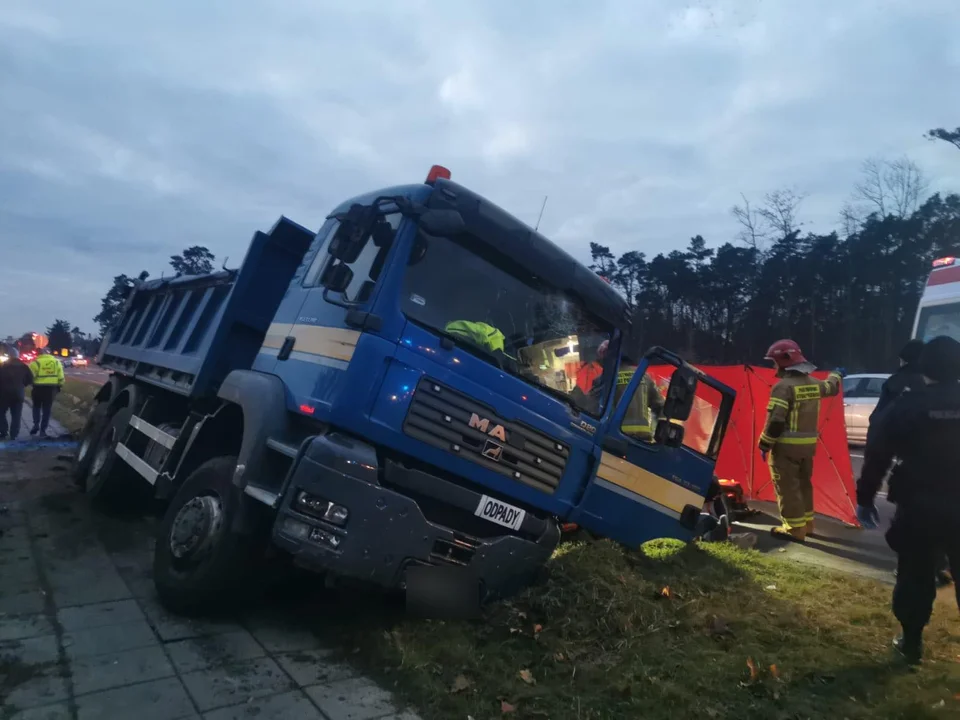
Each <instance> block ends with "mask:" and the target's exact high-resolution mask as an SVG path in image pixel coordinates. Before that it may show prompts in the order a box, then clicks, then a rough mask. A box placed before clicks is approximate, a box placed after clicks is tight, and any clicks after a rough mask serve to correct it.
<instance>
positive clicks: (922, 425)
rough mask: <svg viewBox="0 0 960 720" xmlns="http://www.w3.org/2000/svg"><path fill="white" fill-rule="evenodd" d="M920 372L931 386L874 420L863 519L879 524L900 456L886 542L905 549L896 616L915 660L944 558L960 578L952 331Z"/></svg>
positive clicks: (957, 404) (959, 376) (923, 359)
mask: <svg viewBox="0 0 960 720" xmlns="http://www.w3.org/2000/svg"><path fill="white" fill-rule="evenodd" d="M917 369H918V370H919V371H920V372H921V373H922V375H923V379H924V387H923V388H920V389H918V390H915V391H911V392H907V393H903V394H902V395H900V396H899V397H898V398H896V399H895V400H893V401H892V402H891V403H890V404H889V405H888V406H887V407H886V408H884V410H883V411H882V412H880V413H879V414H877V415H876V416H874V418H873V419H872V420H871V429H870V434H869V437H868V438H867V447H866V449H865V451H864V462H863V471H862V472H861V474H860V479H859V481H858V482H857V517H858V518H859V520H860V522H861V523H862V524H863V526H864V527H866V528H876V527H877V525H878V524H879V514H878V512H877V508H876V505H875V504H874V500H875V498H876V494H877V491H878V490H879V489H880V486H881V484H882V483H883V478H884V476H885V475H886V474H887V470H888V469H889V468H890V465H891V463H892V461H893V459H894V457H896V458H898V459H899V463H898V464H897V465H896V467H895V468H894V469H893V472H892V474H891V476H890V480H889V493H888V495H887V498H888V500H889V501H890V502H892V503H894V504H896V506H897V511H896V514H895V516H894V519H893V522H892V523H891V525H890V529H889V530H888V531H887V534H886V539H887V544H889V545H890V547H891V549H892V550H893V551H894V552H896V553H897V583H896V586H895V587H894V590H893V613H894V615H895V616H896V618H897V620H899V621H900V625H901V627H902V628H903V633H902V634H901V635H900V636H899V637H898V638H897V639H896V640H895V641H894V647H895V648H896V649H897V650H898V651H899V652H900V653H901V654H902V655H903V656H904V658H906V660H907V661H908V662H910V663H912V664H915V663H919V662H920V660H921V657H922V655H923V629H924V627H926V625H927V623H928V622H929V620H930V614H931V613H932V612H933V603H934V600H935V598H936V593H937V590H936V579H935V573H936V570H937V565H938V563H939V560H940V558H941V557H943V555H944V554H946V556H947V558H948V559H949V561H950V568H951V572H952V573H953V575H954V577H958V574H957V573H958V571H960V482H958V481H957V472H958V468H960V443H958V442H957V438H958V437H960V343H958V342H957V341H956V340H953V339H952V338H949V337H945V336H941V337H936V338H934V339H932V340H930V341H929V342H928V343H927V344H926V345H925V346H924V348H923V351H922V352H921V354H920V358H919V361H918V367H917ZM957 604H958V606H960V589H958V591H957Z"/></svg>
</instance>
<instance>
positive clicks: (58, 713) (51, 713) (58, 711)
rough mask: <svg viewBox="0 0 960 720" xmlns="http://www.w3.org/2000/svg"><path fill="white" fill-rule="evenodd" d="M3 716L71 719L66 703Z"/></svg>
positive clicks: (23, 719)
mask: <svg viewBox="0 0 960 720" xmlns="http://www.w3.org/2000/svg"><path fill="white" fill-rule="evenodd" d="M3 717H4V718H8V717H9V720H73V715H72V714H71V713H70V706H69V705H67V704H66V703H57V704H56V705H46V706H45V707H37V708H29V709H27V710H18V711H16V712H14V713H13V715H10V716H7V715H4V716H3Z"/></svg>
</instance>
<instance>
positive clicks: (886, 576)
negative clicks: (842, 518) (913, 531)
mask: <svg viewBox="0 0 960 720" xmlns="http://www.w3.org/2000/svg"><path fill="white" fill-rule="evenodd" d="M850 460H851V464H852V465H853V477H854V479H856V478H857V477H859V475H860V469H861V467H862V466H863V448H850ZM750 506H751V508H754V509H756V510H760V511H761V512H762V513H763V514H762V515H757V516H755V517H753V518H750V519H749V520H747V521H744V522H741V523H737V524H736V526H735V531H736V528H740V529H743V530H749V531H751V532H754V533H756V534H757V549H758V550H760V551H761V552H766V553H777V554H778V555H779V556H780V557H785V558H789V559H791V560H795V561H797V562H805V563H809V564H812V565H820V566H822V567H828V568H833V569H836V570H842V571H844V572H849V573H852V574H855V575H861V576H864V577H871V578H874V579H876V580H880V581H881V582H893V570H894V569H895V568H896V566H897V561H896V556H895V555H894V553H893V551H891V550H890V548H889V547H887V543H886V540H885V539H884V531H885V530H886V529H887V528H888V527H889V526H890V521H891V520H892V519H893V513H894V506H893V505H891V504H890V503H889V502H887V497H886V493H885V492H884V493H881V494H880V495H879V496H878V497H877V509H878V510H879V511H880V529H879V530H862V529H859V528H853V527H849V526H847V525H844V524H843V523H841V522H838V521H836V520H832V519H830V518H824V517H821V516H817V520H816V525H817V532H816V536H815V537H811V538H808V539H807V541H806V542H805V543H804V544H802V545H801V544H798V543H791V542H783V541H780V540H776V539H774V538H773V537H771V536H770V527H771V526H773V525H775V524H778V522H777V519H778V517H779V515H778V513H777V508H776V505H775V504H774V503H768V502H751V503H750Z"/></svg>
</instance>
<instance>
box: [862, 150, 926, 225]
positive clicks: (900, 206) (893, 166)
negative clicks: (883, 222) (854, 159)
mask: <svg viewBox="0 0 960 720" xmlns="http://www.w3.org/2000/svg"><path fill="white" fill-rule="evenodd" d="M928 187H929V183H928V182H927V180H926V178H925V177H924V176H923V171H921V170H920V167H919V166H918V165H917V164H916V163H915V162H913V160H911V159H910V158H908V157H901V158H898V159H897V160H883V159H880V158H870V159H868V160H865V161H864V163H863V165H862V167H861V179H860V182H858V183H857V184H856V185H855V186H854V189H853V200H854V202H857V203H859V204H860V205H861V206H862V207H865V208H866V213H864V214H869V213H873V212H875V213H878V214H879V215H880V217H886V216H887V215H895V216H896V217H901V218H902V217H906V216H907V215H909V214H910V213H912V212H914V211H915V210H916V209H917V208H918V207H920V198H921V197H923V195H924V193H926V191H927V188H928Z"/></svg>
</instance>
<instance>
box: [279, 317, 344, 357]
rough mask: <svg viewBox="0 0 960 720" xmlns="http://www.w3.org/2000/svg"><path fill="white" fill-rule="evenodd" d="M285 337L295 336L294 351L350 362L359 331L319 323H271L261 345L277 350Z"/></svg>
mask: <svg viewBox="0 0 960 720" xmlns="http://www.w3.org/2000/svg"><path fill="white" fill-rule="evenodd" d="M287 337H293V338H296V342H295V343H294V344H293V351H294V352H302V353H307V354H308V355H319V356H321V357H327V358H333V359H334V360H343V361H344V362H350V360H351V359H352V358H353V352H354V350H355V349H356V347H357V342H358V341H359V339H360V333H359V332H358V331H356V330H347V329H346V328H334V327H322V326H320V325H302V324H293V325H291V324H289V323H272V324H271V325H270V327H269V328H268V329H267V335H266V337H265V338H264V339H263V347H265V348H274V349H278V350H279V349H280V348H281V347H282V346H283V341H284V340H285V339H286V338H287Z"/></svg>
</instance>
